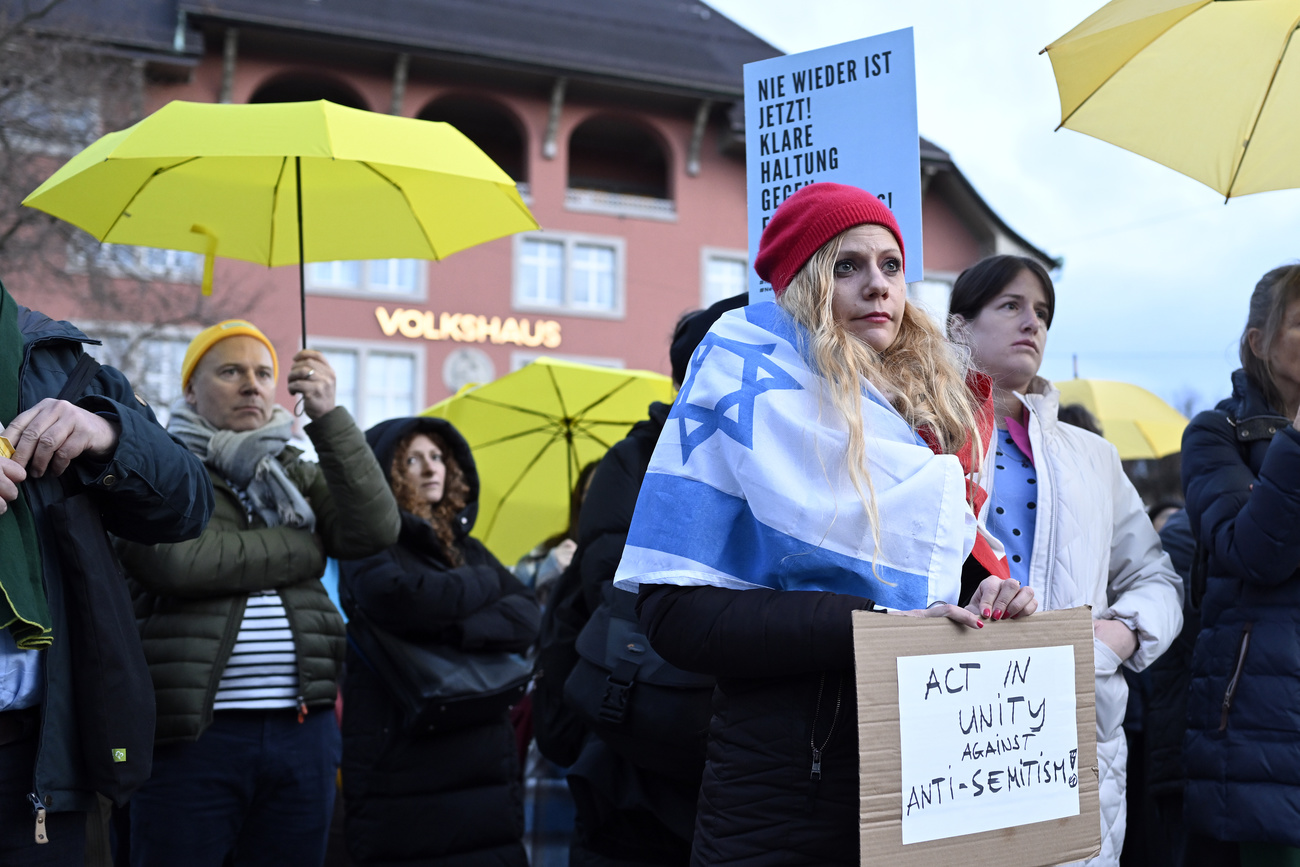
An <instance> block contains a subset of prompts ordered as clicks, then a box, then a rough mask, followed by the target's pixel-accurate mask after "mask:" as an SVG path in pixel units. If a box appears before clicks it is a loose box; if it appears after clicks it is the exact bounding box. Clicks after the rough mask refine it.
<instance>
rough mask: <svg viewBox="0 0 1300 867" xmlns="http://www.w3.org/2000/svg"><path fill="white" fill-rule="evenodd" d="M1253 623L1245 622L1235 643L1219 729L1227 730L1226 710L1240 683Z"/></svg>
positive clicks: (1229, 707)
mask: <svg viewBox="0 0 1300 867" xmlns="http://www.w3.org/2000/svg"><path fill="white" fill-rule="evenodd" d="M1254 625H1255V624H1253V623H1247V624H1246V626H1245V628H1244V629H1242V630H1241V641H1240V643H1239V644H1238V645H1237V664H1236V666H1234V667H1233V670H1232V679H1231V680H1229V681H1228V688H1227V689H1226V690H1224V691H1223V713H1222V714H1221V715H1220V717H1219V731H1221V732H1226V731H1227V730H1228V711H1230V710H1232V697H1233V696H1234V695H1236V694H1237V686H1238V685H1239V684H1240V683H1241V670H1242V669H1243V668H1245V667H1246V651H1247V650H1249V649H1250V630H1251V628H1252V627H1254Z"/></svg>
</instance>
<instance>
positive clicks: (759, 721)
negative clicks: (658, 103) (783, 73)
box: [615, 183, 1037, 865]
mask: <svg viewBox="0 0 1300 867" xmlns="http://www.w3.org/2000/svg"><path fill="white" fill-rule="evenodd" d="M903 262H904V251H903V239H902V235H901V232H900V231H899V228H898V224H897V222H896V221H895V220H894V217H893V215H892V214H891V213H890V212H889V210H888V209H887V208H886V207H885V206H884V205H883V204H882V203H881V202H880V201H879V200H878V199H876V198H875V197H874V196H872V195H870V194H869V193H865V192H863V191H862V190H859V189H856V188H853V187H847V186H842V185H839V184H827V183H818V184H812V185H809V186H807V187H804V188H802V189H800V190H799V191H798V192H797V193H795V194H794V195H793V196H791V197H790V198H789V199H787V200H786V201H785V202H784V203H783V204H782V205H781V207H780V208H778V209H777V211H776V212H775V213H774V214H773V216H772V219H771V221H770V222H769V223H768V226H767V228H766V230H765V231H764V233H763V237H762V242H761V244H760V250H759V255H758V258H757V261H756V263H755V268H756V270H757V271H758V273H759V274H760V275H761V276H762V277H764V278H765V279H767V280H769V281H770V282H771V284H772V286H773V288H774V289H775V291H776V295H777V303H776V304H757V305H752V306H750V307H748V308H745V309H743V310H738V311H733V312H731V313H727V314H725V315H724V316H723V317H722V318H721V319H720V320H719V321H718V322H717V323H716V324H715V325H714V326H713V328H712V329H711V330H710V332H709V334H707V335H706V336H705V338H704V340H703V341H702V342H701V344H700V348H699V349H698V350H697V351H696V353H695V355H694V357H693V358H692V360H691V363H690V366H689V368H688V371H687V376H686V380H685V382H684V383H683V385H682V390H681V393H680V394H679V395H678V398H677V401H676V402H675V404H674V407H673V410H672V414H671V415H670V417H669V419H668V422H667V424H666V425H665V427H664V430H663V433H661V434H660V437H659V442H658V445H657V447H656V449H655V453H654V457H653V458H652V460H651V464H650V468H649V471H648V472H647V474H646V477H645V481H644V483H643V485H642V488H641V494H640V498H639V500H638V501H637V509H636V514H635V517H634V519H633V522H632V527H631V530H630V532H629V534H628V540H627V547H626V549H625V551H624V554H623V560H622V563H621V564H620V566H619V570H618V573H617V575H616V578H615V584H616V586H620V587H624V588H627V589H633V588H636V587H640V588H641V590H640V599H639V603H638V607H639V610H640V617H641V625H642V627H643V628H644V629H645V631H646V634H647V635H648V636H649V639H650V642H651V644H653V646H654V647H655V649H656V650H658V651H659V653H660V654H661V655H662V656H663V657H664V658H665V659H667V660H668V661H669V662H671V663H673V664H674V665H676V666H678V667H680V668H684V669H688V670H692V671H699V672H704V673H708V674H712V675H715V676H716V677H717V678H718V690H717V692H716V693H715V699H714V718H713V720H712V722H711V724H710V727H709V731H708V739H709V743H708V750H707V755H708V763H707V766H706V768H705V772H704V781H703V785H702V789H701V793H700V801H699V811H698V814H697V822H696V831H695V840H694V848H693V853H692V863H694V864H700V865H703V864H709V865H719V864H746V865H756V864H761V865H781V864H814V863H815V864H857V863H859V861H858V765H859V758H858V743H857V703H856V693H855V691H854V683H853V677H852V668H853V664H854V659H853V641H852V625H851V616H850V615H851V612H853V611H855V610H862V609H871V608H873V607H874V608H887V609H889V610H891V611H895V612H899V613H908V614H912V615H914V616H932V617H945V616H946V617H949V618H951V619H952V620H954V621H956V622H958V623H962V624H965V625H967V626H969V627H972V628H982V627H983V626H984V624H985V622H987V620H990V619H999V618H1002V617H1004V616H1005V617H1015V616H1020V615H1027V614H1030V613H1032V612H1033V611H1034V610H1035V609H1036V608H1037V603H1036V601H1035V600H1034V594H1033V592H1032V591H1030V590H1029V589H1028V588H1022V587H1021V586H1020V585H1019V584H1018V583H1016V582H1015V581H1012V580H1008V579H1006V577H1005V576H1006V568H1007V567H1006V562H1005V559H1004V558H1001V557H1000V556H999V554H998V549H997V546H996V544H995V543H994V544H990V540H989V539H987V538H986V537H984V536H983V535H982V534H981V533H980V531H979V528H978V526H977V522H976V519H975V516H974V513H973V511H972V508H971V506H970V504H969V503H968V499H967V498H968V496H969V497H970V498H971V499H972V500H974V501H976V502H978V501H979V495H980V492H979V491H978V489H977V488H975V487H974V486H970V487H968V485H967V479H966V476H967V473H968V471H969V470H970V469H971V468H972V467H974V466H976V465H977V464H978V456H979V454H980V453H981V451H982V449H983V447H985V446H986V444H987V442H988V437H989V435H990V433H991V430H992V414H991V405H989V404H988V403H987V401H988V398H989V396H990V389H989V383H988V381H987V379H986V378H979V377H976V378H974V379H972V380H971V381H970V383H969V384H968V382H967V379H966V376H965V371H964V370H963V366H962V364H961V363H960V361H959V359H958V358H957V357H956V355H955V354H954V353H953V352H952V350H951V348H950V347H949V346H948V345H947V343H946V341H945V340H944V338H943V335H942V333H941V332H940V331H939V329H938V328H937V327H935V325H934V324H933V323H932V322H930V321H929V320H928V319H927V318H926V316H925V314H924V313H922V312H920V311H919V310H917V309H915V308H913V307H912V306H911V305H910V304H909V303H908V302H907V297H906V295H907V293H906V285H905V283H904V280H903ZM968 558H970V564H971V565H970V568H971V569H973V570H978V571H979V573H980V575H981V576H990V577H985V578H984V581H983V582H982V583H980V584H979V585H978V592H977V593H976V595H975V598H974V599H973V600H972V601H971V603H970V604H968V605H967V606H966V607H965V608H962V607H959V606H958V605H956V604H953V603H955V602H956V601H957V597H958V594H959V592H960V580H959V576H960V575H961V574H962V570H963V564H964V563H966V562H967V560H968ZM998 573H1000V574H1001V575H1002V576H1003V577H991V576H993V575H996V574H998Z"/></svg>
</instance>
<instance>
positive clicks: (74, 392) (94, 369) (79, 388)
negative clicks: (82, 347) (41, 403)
mask: <svg viewBox="0 0 1300 867" xmlns="http://www.w3.org/2000/svg"><path fill="white" fill-rule="evenodd" d="M99 368H100V363H99V362H98V361H96V360H95V359H94V356H92V355H90V354H88V353H85V352H83V353H81V357H80V358H78V359H77V366H76V367H74V368H72V372H71V373H69V374H68V379H67V381H66V382H64V383H63V388H62V389H60V390H59V394H58V398H57V399H58V400H66V401H75V400H76V399H77V398H79V397H81V395H82V393H83V392H84V391H85V390H86V386H88V385H90V381H91V380H92V379H94V378H95V375H96V374H98V373H99Z"/></svg>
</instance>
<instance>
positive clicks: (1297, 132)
mask: <svg viewBox="0 0 1300 867" xmlns="http://www.w3.org/2000/svg"><path fill="white" fill-rule="evenodd" d="M1298 25H1300V0H1233V2H1224V0H1113V2H1110V3H1107V4H1106V5H1105V6H1103V7H1102V8H1101V9H1099V10H1097V11H1096V12H1094V13H1093V14H1092V15H1091V16H1090V17H1088V18H1087V19H1086V20H1085V21H1083V22H1082V23H1081V24H1079V25H1078V26H1077V27H1075V28H1074V29H1073V30H1071V31H1070V32H1069V33H1067V34H1065V35H1064V36H1062V37H1061V38H1060V39H1058V40H1056V41H1055V42H1053V43H1052V44H1051V45H1049V46H1047V47H1046V48H1045V49H1043V50H1044V51H1046V52H1047V56H1048V57H1049V58H1051V61H1052V69H1053V71H1054V72H1055V73H1056V84H1057V89H1058V90H1059V91H1060V97H1061V126H1065V127H1068V128H1070V129H1073V130H1077V131H1079V132H1082V133H1086V134H1088V135H1091V136H1095V137H1096V138H1099V139H1102V140H1104V141H1108V142H1111V143H1112V144H1116V145H1119V146H1120V147H1122V148H1125V149H1126V150H1131V151H1133V152H1134V153H1138V154H1141V155H1142V156H1145V157H1149V158H1150V159H1153V160H1155V161H1156V162H1158V163H1161V164H1163V165H1166V166H1168V167H1170V168H1171V169H1174V170H1176V171H1179V172H1182V173H1183V174H1185V175H1188V176H1189V177H1192V178H1195V179H1196V180H1198V181H1200V182H1201V183H1204V184H1207V185H1208V186H1210V187H1213V188H1214V189H1216V190H1218V191H1219V193H1220V194H1222V195H1223V196H1225V197H1232V196H1243V195H1247V194H1249V193H1259V192H1263V191H1265V190H1279V189H1287V188H1292V187H1300V160H1298V159H1296V154H1297V153H1300V40H1294V41H1293V40H1292V35H1293V33H1294V32H1295V30H1296V27H1297V26H1298ZM1291 48H1295V49H1296V50H1294V51H1291V50H1290V49H1291ZM1057 128H1058V129H1059V128H1060V127H1057Z"/></svg>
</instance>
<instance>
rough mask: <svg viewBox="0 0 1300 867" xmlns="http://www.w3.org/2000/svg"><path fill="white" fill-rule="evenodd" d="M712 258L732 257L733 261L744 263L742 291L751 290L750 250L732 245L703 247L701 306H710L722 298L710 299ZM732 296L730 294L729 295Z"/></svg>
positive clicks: (701, 254)
mask: <svg viewBox="0 0 1300 867" xmlns="http://www.w3.org/2000/svg"><path fill="white" fill-rule="evenodd" d="M711 259H730V260H732V261H733V262H741V263H743V264H744V266H745V268H744V277H745V278H744V279H743V280H742V281H741V288H740V291H741V292H748V291H749V251H748V250H737V249H734V248H731V247H701V248H700V306H701V307H708V306H709V305H710V304H713V303H714V302H715V301H720V300H722V299H719V298H715V299H713V301H710V300H709V298H708V286H709V260H711ZM728 297H730V296H728Z"/></svg>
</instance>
